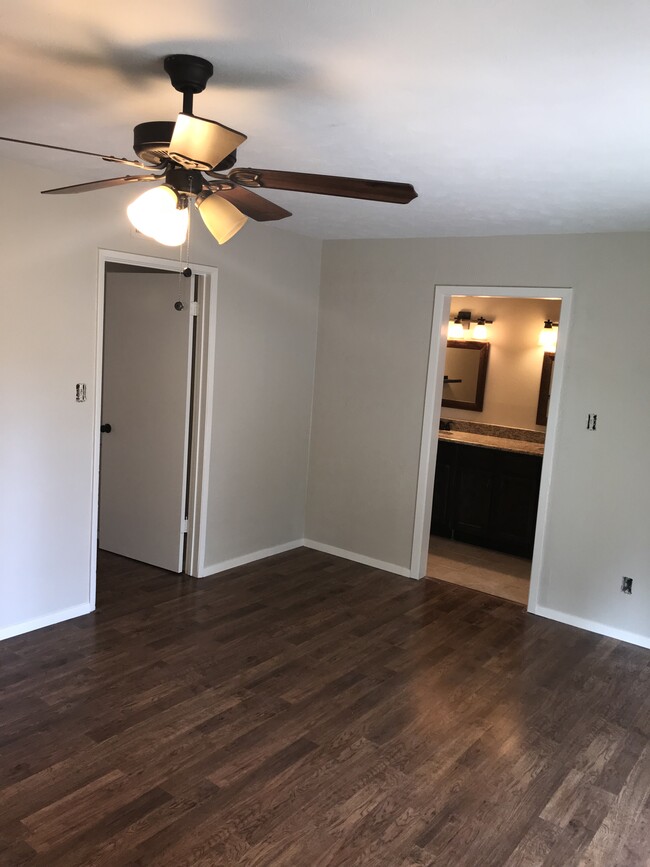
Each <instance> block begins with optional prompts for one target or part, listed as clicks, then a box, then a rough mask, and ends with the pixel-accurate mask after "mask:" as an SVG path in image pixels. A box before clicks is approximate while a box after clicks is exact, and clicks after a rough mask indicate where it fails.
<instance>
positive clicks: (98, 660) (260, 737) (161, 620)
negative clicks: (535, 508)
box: [0, 549, 650, 867]
mask: <svg viewBox="0 0 650 867" xmlns="http://www.w3.org/2000/svg"><path fill="white" fill-rule="evenodd" d="M100 575H101V577H100V579H99V582H98V590H99V600H98V610H97V611H96V612H95V613H94V614H91V615H88V616H86V617H82V618H78V619H77V620H74V621H69V622H67V623H63V624H59V625H57V626H53V627H49V628H48V629H44V630H41V631H39V632H36V633H32V634H30V635H24V636H19V637H16V638H13V639H11V640H8V641H6V642H3V643H2V644H0V666H1V667H0V690H1V704H0V756H1V762H0V864H2V865H10V867H21V865H34V867H81V865H83V867H91V865H111V867H121V865H156V867H184V865H186V867H212V865H227V867H229V865H236V864H243V865H251V867H252V865H257V867H261V865H280V867H284V865H296V867H311V865H388V867H425V865H445V867H465V865H467V867H524V865H544V867H548V865H557V867H571V865H590V867H596V865H600V867H637V865H648V864H649V863H650V861H649V860H648V852H649V851H650V849H649V846H648V841H649V829H650V822H649V820H650V795H649V792H650V747H649V735H650V690H649V689H648V684H649V674H650V653H649V652H648V651H645V650H642V649H640V648H635V647H633V646H631V645H627V644H623V643H619V642H616V641H614V640H612V639H607V638H601V637H599V636H595V635H591V634H588V633H585V632H582V631H580V630H577V629H573V628H571V627H568V626H563V625H560V624H557V623H553V622H551V621H548V620H543V619H541V618H535V617H533V616H531V615H528V614H526V613H525V611H524V610H523V609H522V608H521V607H520V606H518V605H515V604H512V603H510V602H507V601H503V600H499V599H495V598H493V597H490V596H487V595H485V594H481V593H476V592H474V591H472V590H468V589H465V588H462V587H455V586H453V585H450V584H445V583H442V582H438V581H432V580H425V581H421V582H413V581H410V580H409V579H405V578H399V577H396V576H393V575H389V574H387V573H385V572H380V571H378V570H374V569H370V568H367V567H364V566H359V565H357V564H352V563H349V562H347V561H345V560H341V559H338V558H336V557H331V556H329V555H326V554H320V553H316V552H313V551H307V550H305V549H299V550H297V551H293V552H290V553H287V554H283V555H279V556H277V557H273V558H270V559H268V560H266V561H263V562H260V563H257V564H252V565H251V566H246V567H241V568H238V569H234V570H231V571H230V572H228V573H224V574H223V575H220V576H215V577H213V578H207V579H204V580H202V581H195V580H193V579H190V578H186V577H183V576H176V575H170V574H169V573H165V572H163V571H161V570H159V569H155V568H153V567H148V566H143V565H142V564H138V563H135V562H133V561H129V560H125V559H123V558H119V557H115V556H113V555H107V554H101V556H100Z"/></svg>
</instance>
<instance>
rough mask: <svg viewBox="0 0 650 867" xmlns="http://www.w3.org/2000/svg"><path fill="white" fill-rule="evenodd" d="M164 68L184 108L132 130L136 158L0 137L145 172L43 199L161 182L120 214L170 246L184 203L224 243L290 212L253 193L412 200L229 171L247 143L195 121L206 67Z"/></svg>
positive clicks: (339, 184) (344, 184)
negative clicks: (248, 226)
mask: <svg viewBox="0 0 650 867" xmlns="http://www.w3.org/2000/svg"><path fill="white" fill-rule="evenodd" d="M164 67H165V71H166V72H167V74H168V75H169V77H170V79H171V83H172V86H173V87H174V88H175V89H176V90H178V91H179V92H180V93H182V94H183V108H182V111H181V113H180V114H179V115H178V117H177V119H176V121H175V122H173V121H151V122H147V123H140V124H138V125H137V126H136V127H135V129H134V130H133V149H134V151H135V153H136V154H137V156H138V159H137V160H132V159H127V158H125V157H113V156H106V155H104V154H98V153H93V152H91V151H82V150H76V149H75V148H67V147H59V146H57V145H50V144H43V143H41V142H33V141H25V140H23V139H14V138H7V137H6V136H0V140H2V141H9V142H16V143H18V144H26V145H32V146H34V147H42V148H50V149H52V150H60V151H68V152H69V153H75V154H85V155H87V156H94V157H100V158H101V159H102V160H104V161H106V162H110V163H119V164H121V165H126V166H132V167H135V168H138V169H144V170H145V171H146V172H147V174H140V175H125V176H123V177H119V178H109V179H108V180H99V181H91V182H90V183H85V184H74V185H72V186H68V187H59V188H57V189H53V190H43V192H44V193H46V194H50V195H51V194H61V193H64V194H65V193H84V192H90V191H91V190H101V189H103V188H105V187H116V186H123V185H127V184H133V183H155V182H156V181H162V184H161V185H159V186H156V187H154V188H153V189H150V190H147V191H146V192H145V193H143V194H142V195H141V196H139V197H138V198H137V199H136V200H135V201H134V202H132V203H131V204H130V205H129V206H128V208H127V214H128V217H129V220H130V221H131V223H132V224H133V225H134V226H135V228H136V229H137V230H138V231H140V232H142V233H143V234H144V235H147V236H148V237H150V238H153V239H154V240H156V241H158V242H159V243H160V244H165V245H167V246H170V247H177V246H180V245H181V244H183V243H184V241H185V240H186V238H187V233H188V226H189V209H188V206H189V204H190V203H191V202H193V204H194V206H195V207H196V208H197V210H198V212H199V214H200V215H201V217H202V219H203V222H204V223H205V225H206V227H207V229H208V231H209V232H210V233H211V234H212V236H213V237H214V238H215V239H216V241H217V242H218V243H219V244H225V242H226V241H228V240H229V239H230V238H232V237H233V235H235V234H236V233H237V232H238V231H239V230H240V229H241V228H242V226H243V225H244V224H245V223H246V220H247V219H248V218H249V217H250V218H251V219H252V220H256V221H259V222H265V221H267V220H282V219H284V218H285V217H290V216H291V212H290V211H287V210H286V209H285V208H282V207H280V206H279V205H276V204H274V203H273V202H270V201H269V200H268V199H265V198H263V197H262V196H260V195H259V194H258V193H256V192H253V190H254V189H270V190H289V191H293V192H302V193H318V194H321V195H325V196H342V197H344V198H352V199H368V200H370V201H375V202H391V203H394V204H407V203H408V202H410V201H411V200H412V199H414V198H415V197H416V196H417V193H416V192H415V190H414V189H413V187H412V185H411V184H404V183H395V182H392V181H372V180H365V179H361V178H344V177H337V176H333V175H313V174H304V173H301V172H284V171H270V170H268V169H251V168H233V166H234V165H235V163H236V162H237V148H238V147H239V146H240V145H242V144H243V143H244V142H245V141H246V136H245V135H244V134H243V133H241V132H237V130H234V129H230V128H229V127H227V126H224V125H223V124H221V123H217V121H214V120H207V119H205V118H201V117H197V116H196V115H195V114H194V110H193V109H194V106H193V100H194V95H195V94H197V93H201V92H202V91H203V90H205V86H206V84H207V83H208V80H209V79H210V78H211V76H212V73H213V71H214V70H213V67H212V64H211V63H210V62H209V61H207V60H204V59H203V58H201V57H194V56H192V55H189V54H172V55H170V56H169V57H166V58H165V61H164Z"/></svg>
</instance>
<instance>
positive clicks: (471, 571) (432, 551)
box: [412, 287, 571, 611]
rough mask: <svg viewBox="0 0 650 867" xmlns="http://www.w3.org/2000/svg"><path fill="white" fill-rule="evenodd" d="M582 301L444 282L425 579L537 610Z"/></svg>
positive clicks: (436, 348)
mask: <svg viewBox="0 0 650 867" xmlns="http://www.w3.org/2000/svg"><path fill="white" fill-rule="evenodd" d="M570 298H571V290H570V289H542V288H538V289H533V288H529V287H525V288H518V287H503V288H500V287H499V288H497V287H436V298H435V304H434V325H433V329H432V335H433V336H432V343H431V351H430V359H429V375H428V383H427V395H426V402H425V419H424V424H423V440H422V451H421V461H420V479H419V486H418V501H417V504H416V525H415V533H414V546H413V560H412V574H413V577H424V576H425V575H426V576H427V577H434V578H438V579H439V580H442V581H450V582H452V583H457V584H462V585H463V586H467V587H471V588H472V589H476V590H480V591H482V592H486V593H490V594H492V595H495V596H500V597H502V598H505V599H509V600H511V601H514V602H517V603H519V604H525V605H527V607H528V609H529V610H531V611H532V610H534V606H535V604H536V600H537V595H538V592H539V580H540V563H541V553H542V551H543V541H544V530H545V523H546V514H547V508H548V500H549V490H550V486H551V468H552V460H551V459H550V458H551V457H552V451H553V448H554V442H555V430H556V426H557V413H558V403H559V398H560V391H561V380H562V367H563V354H564V352H563V351H564V346H565V343H566V331H567V326H568V322H569V312H570V310H569V308H570ZM560 319H561V326H560V327H558V323H560ZM549 323H550V325H549ZM477 326H478V329H477ZM543 331H544V332H545V334H544V338H545V342H546V343H547V344H549V345H546V346H544V345H542V344H541V343H540V342H539V341H540V333H541V332H543ZM454 332H456V333H454ZM448 337H449V343H448ZM558 338H559V339H558ZM556 340H557V350H556V351H554V352H552V353H551V348H552V347H551V345H550V344H552V343H554V342H555V341H556ZM550 354H552V355H553V359H554V360H555V364H554V365H553V366H552V368H551V370H552V376H551V377H549V370H548V368H549V364H548V357H549V355H550ZM479 356H480V360H479Z"/></svg>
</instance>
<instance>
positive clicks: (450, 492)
mask: <svg viewBox="0 0 650 867" xmlns="http://www.w3.org/2000/svg"><path fill="white" fill-rule="evenodd" d="M455 463H456V446H455V445H454V444H453V443H448V442H445V441H444V440H441V441H440V442H439V443H438V453H437V457H436V475H435V480H434V483H433V506H432V509H431V532H432V533H434V534H435V535H436V536H446V537H447V538H450V537H451V535H452V530H453V525H452V517H453V516H452V511H453V501H454V468H455Z"/></svg>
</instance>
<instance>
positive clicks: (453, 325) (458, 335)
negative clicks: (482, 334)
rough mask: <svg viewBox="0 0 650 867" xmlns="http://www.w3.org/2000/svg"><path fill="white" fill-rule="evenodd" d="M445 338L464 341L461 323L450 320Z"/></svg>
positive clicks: (463, 330)
mask: <svg viewBox="0 0 650 867" xmlns="http://www.w3.org/2000/svg"><path fill="white" fill-rule="evenodd" d="M447 338H448V339H449V340H464V339H465V329H464V328H463V323H462V322H455V321H453V320H452V321H451V322H450V323H449V328H448V329H447Z"/></svg>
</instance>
